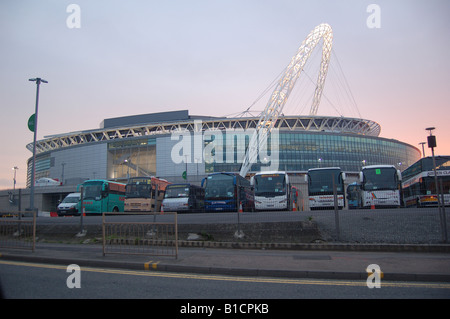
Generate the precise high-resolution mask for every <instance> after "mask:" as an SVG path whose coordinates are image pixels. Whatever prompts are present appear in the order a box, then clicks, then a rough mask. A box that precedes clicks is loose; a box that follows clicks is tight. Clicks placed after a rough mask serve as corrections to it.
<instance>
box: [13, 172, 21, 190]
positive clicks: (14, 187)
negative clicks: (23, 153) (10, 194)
mask: <svg viewBox="0 0 450 319" xmlns="http://www.w3.org/2000/svg"><path fill="white" fill-rule="evenodd" d="M18 169H19V168H18V167H17V166H14V167H13V168H12V170H13V171H14V180H13V181H14V184H13V190H14V191H15V190H16V171H17V170H18Z"/></svg>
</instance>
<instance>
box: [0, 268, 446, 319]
mask: <svg viewBox="0 0 450 319" xmlns="http://www.w3.org/2000/svg"><path fill="white" fill-rule="evenodd" d="M78 275H79V276H78ZM77 276H78V277H77ZM0 282H1V285H2V293H3V297H4V298H12V299H15V298H23V299H28V298H32V299H34V298H39V299H78V298H81V299H99V298H100V299H110V298H113V299H117V298H120V299H166V298H168V299H179V300H190V302H191V303H196V304H197V305H200V304H201V299H220V301H219V300H216V302H215V303H216V304H219V305H220V304H225V303H226V302H230V301H229V300H230V299H231V300H241V301H240V303H247V304H248V303H250V300H251V299H266V300H265V301H261V300H259V301H258V303H267V304H268V307H269V311H271V308H270V307H271V302H270V300H267V299H310V298H313V299H323V298H325V299H341V298H345V299H353V298H358V299H359V298H361V299H372V298H375V299H398V298H400V299H415V298H420V299H428V298H429V299H442V298H445V299H448V298H450V284H449V283H438V282H435V283H406V282H383V281H381V287H380V288H368V287H367V284H366V282H365V281H349V280H345V281H344V280H312V279H310V280H306V279H304V280H302V279H289V278H263V277H242V276H239V277H233V276H217V275H202V274H186V273H162V272H145V271H131V270H118V269H100V268H87V267H86V268H81V269H80V270H79V272H77V271H74V270H71V271H67V266H62V265H51V264H34V263H25V262H14V261H0ZM68 282H69V286H72V288H70V287H69V286H68ZM78 284H79V288H77V285H78ZM195 299H199V300H197V301H195ZM222 300H223V301H222ZM233 303H235V301H233ZM152 305H154V306H156V307H158V303H155V304H152ZM163 305H164V304H161V306H163ZM175 305H177V307H171V308H170V309H165V310H167V311H169V312H170V314H177V313H178V312H179V311H180V310H181V308H180V307H181V306H182V305H183V303H182V302H181V301H180V302H179V303H176V304H175ZM288 305H290V306H292V307H294V306H295V307H296V304H295V303H293V304H288ZM224 307H225V306H223V307H221V311H222V312H224V309H225V308H224ZM235 308H236V307H235ZM242 309H245V310H246V311H248V309H246V308H242ZM260 309H261V308H260ZM280 310H285V309H279V308H278V307H277V305H273V308H272V312H271V314H273V313H274V312H276V311H280ZM216 311H217V308H216ZM216 314H217V313H216Z"/></svg>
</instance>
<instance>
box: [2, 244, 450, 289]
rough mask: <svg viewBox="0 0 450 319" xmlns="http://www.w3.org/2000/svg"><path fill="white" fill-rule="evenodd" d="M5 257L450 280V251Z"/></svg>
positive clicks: (55, 248) (65, 252) (68, 251)
mask: <svg viewBox="0 0 450 319" xmlns="http://www.w3.org/2000/svg"><path fill="white" fill-rule="evenodd" d="M1 260H15V261H27V262H35V263H52V264H60V265H70V264H77V265H79V266H80V267H81V268H82V267H102V268H121V269H130V270H147V271H163V272H164V271H166V272H185V273H201V274H219V275H236V276H264V277H289V278H305V279H347V280H366V279H367V276H368V274H367V272H366V268H367V267H368V266H369V265H371V264H377V265H379V267H380V268H381V271H382V272H383V275H384V277H383V279H384V280H388V281H423V282H428V281H440V282H450V253H440V252H379V251H377V252H371V251H336V250H320V251H317V250H269V249H232V248H224V249H218V248H191V247H180V248H179V254H178V258H175V257H166V256H141V255H119V254H107V255H106V256H103V252H102V246H101V245H91V244H86V245H82V244H50V243H39V244H38V245H37V246H36V250H35V252H31V251H28V250H18V249H7V248H0V261H1Z"/></svg>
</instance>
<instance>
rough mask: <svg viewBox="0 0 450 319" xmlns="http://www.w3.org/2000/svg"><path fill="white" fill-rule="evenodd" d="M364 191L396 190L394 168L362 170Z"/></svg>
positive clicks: (396, 183) (395, 172)
mask: <svg viewBox="0 0 450 319" xmlns="http://www.w3.org/2000/svg"><path fill="white" fill-rule="evenodd" d="M363 173H364V190H366V191H371V190H395V189H397V188H398V180H397V171H396V170H395V168H393V167H392V168H391V167H386V168H368V169H364V170H363Z"/></svg>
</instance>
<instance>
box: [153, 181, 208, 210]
mask: <svg viewBox="0 0 450 319" xmlns="http://www.w3.org/2000/svg"><path fill="white" fill-rule="evenodd" d="M161 211H166V212H204V211H205V190H204V189H203V187H200V186H197V185H193V184H189V183H184V184H170V185H167V187H166V191H165V193H164V199H163V201H162V204H161Z"/></svg>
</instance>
